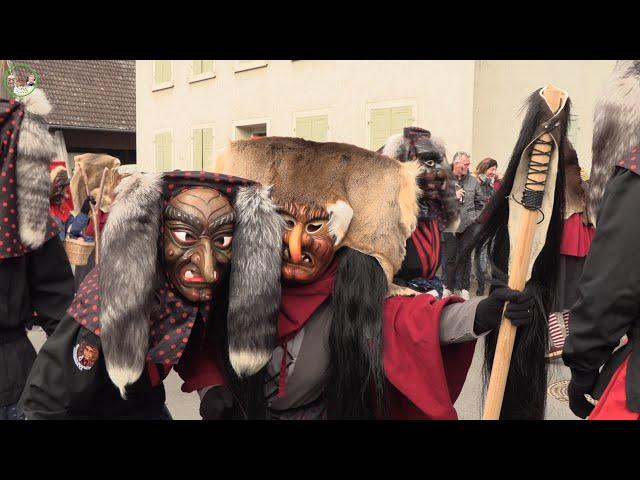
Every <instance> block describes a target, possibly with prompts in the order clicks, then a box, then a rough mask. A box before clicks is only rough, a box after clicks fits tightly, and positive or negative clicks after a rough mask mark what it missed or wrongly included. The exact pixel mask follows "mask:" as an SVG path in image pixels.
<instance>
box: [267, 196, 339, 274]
mask: <svg viewBox="0 0 640 480" xmlns="http://www.w3.org/2000/svg"><path fill="white" fill-rule="evenodd" d="M278 211H279V213H280V215H281V216H282V218H283V219H284V221H285V230H284V234H283V239H282V240H283V256H282V279H283V280H284V282H285V283H289V284H307V283H311V282H313V281H315V280H317V279H318V278H320V276H321V275H322V274H323V273H324V271H325V270H326V269H327V267H328V266H329V265H330V264H331V261H332V260H333V257H334V255H335V250H334V239H333V237H332V236H331V234H330V233H329V213H328V212H327V211H326V210H325V209H324V208H319V207H312V206H309V205H305V204H300V203H297V202H291V203H285V204H283V205H281V206H279V209H278Z"/></svg>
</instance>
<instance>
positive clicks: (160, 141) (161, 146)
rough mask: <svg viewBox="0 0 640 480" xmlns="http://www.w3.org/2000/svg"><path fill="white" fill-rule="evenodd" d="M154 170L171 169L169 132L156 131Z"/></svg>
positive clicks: (166, 170)
mask: <svg viewBox="0 0 640 480" xmlns="http://www.w3.org/2000/svg"><path fill="white" fill-rule="evenodd" d="M154 143H155V147H156V171H158V172H168V171H169V170H171V148H172V146H171V132H160V133H156V138H155V142H154Z"/></svg>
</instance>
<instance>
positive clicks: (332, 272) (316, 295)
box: [278, 260, 338, 344]
mask: <svg viewBox="0 0 640 480" xmlns="http://www.w3.org/2000/svg"><path fill="white" fill-rule="evenodd" d="M337 271H338V261H337V260H334V261H333V263H332V264H331V265H329V268H327V270H326V271H325V272H324V273H323V274H322V276H321V277H320V278H319V279H318V280H316V281H315V282H313V283H310V284H308V285H299V286H296V287H283V288H282V302H281V303H280V314H279V315H278V343H280V344H282V343H283V342H284V343H286V341H288V340H290V339H291V338H292V337H293V336H294V335H295V334H296V333H298V332H299V331H300V330H301V329H302V327H304V325H305V323H307V320H309V318H310V317H311V315H312V314H313V312H315V311H316V310H317V309H318V308H319V307H320V305H322V303H323V302H324V301H325V300H326V299H327V298H329V296H330V295H331V291H332V289H333V281H334V280H335V278H336V272H337Z"/></svg>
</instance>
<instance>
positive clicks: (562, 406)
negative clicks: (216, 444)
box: [29, 331, 577, 420]
mask: <svg viewBox="0 0 640 480" xmlns="http://www.w3.org/2000/svg"><path fill="white" fill-rule="evenodd" d="M29 338H30V339H31V341H32V342H33V344H34V345H35V347H36V349H39V348H40V347H41V346H42V344H43V343H44V340H45V335H44V332H42V331H32V332H30V333H29ZM483 345H484V343H483V342H482V341H479V342H478V345H477V347H476V352H475V356H474V358H473V363H472V364H471V369H470V370H469V374H468V375H467V381H466V383H465V386H464V388H463V389H462V393H461V394H460V397H459V398H458V401H457V402H456V404H455V406H456V410H457V411H458V415H459V416H460V419H462V420H477V419H479V418H480V417H481V415H482V412H481V405H480V396H481V393H482V371H481V369H482V349H483ZM569 377H570V375H569V369H568V368H567V367H565V366H564V365H562V361H561V360H556V361H554V362H553V363H552V364H551V368H550V372H549V385H552V384H554V383H556V382H559V381H562V380H568V379H569ZM181 384H182V381H181V380H180V377H178V375H177V374H176V373H175V372H174V371H172V372H171V373H170V374H169V377H167V379H166V380H165V389H166V392H167V406H168V407H169V410H170V411H171V414H172V415H173V418H174V419H176V420H199V419H200V416H199V415H198V406H199V400H198V395H197V394H195V393H192V394H186V393H183V392H182V391H180V385H181ZM546 418H547V419H548V420H570V419H573V420H575V419H577V417H575V416H574V415H573V414H572V413H571V411H570V410H569V404H568V403H566V402H562V401H559V400H556V399H555V398H553V397H552V396H551V395H547V413H546Z"/></svg>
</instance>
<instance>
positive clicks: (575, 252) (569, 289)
mask: <svg viewBox="0 0 640 480" xmlns="http://www.w3.org/2000/svg"><path fill="white" fill-rule="evenodd" d="M564 178H565V190H564V199H565V203H564V226H563V229H562V241H561V243H560V264H559V269H558V279H557V281H556V292H555V296H554V303H553V305H552V306H551V310H550V312H551V313H550V315H549V353H548V354H547V358H556V357H559V356H560V355H562V348H563V346H564V340H565V338H566V336H567V334H568V332H569V310H570V309H571V306H572V305H573V304H574V303H575V302H576V300H577V299H578V281H579V280H580V275H581V274H582V269H583V268H584V262H585V259H586V257H587V254H588V253H589V247H590V246H591V240H592V239H593V236H594V235H595V229H594V228H593V226H592V225H591V224H590V221H589V216H588V214H587V209H586V204H585V195H586V191H587V190H586V189H587V188H588V187H587V184H586V182H584V181H583V180H582V178H581V176H580V164H579V163H578V154H577V153H576V151H575V150H574V148H573V146H572V145H571V142H569V140H567V141H566V142H565V156H564Z"/></svg>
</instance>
